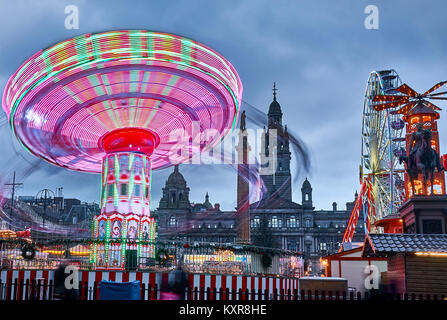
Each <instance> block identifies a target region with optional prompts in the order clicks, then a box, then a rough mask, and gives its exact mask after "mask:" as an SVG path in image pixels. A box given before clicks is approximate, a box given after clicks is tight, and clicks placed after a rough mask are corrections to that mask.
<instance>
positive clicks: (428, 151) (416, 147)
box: [399, 123, 444, 195]
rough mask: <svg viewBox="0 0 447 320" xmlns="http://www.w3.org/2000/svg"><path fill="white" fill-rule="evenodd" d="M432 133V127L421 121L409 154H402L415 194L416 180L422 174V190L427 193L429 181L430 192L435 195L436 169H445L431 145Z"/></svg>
mask: <svg viewBox="0 0 447 320" xmlns="http://www.w3.org/2000/svg"><path fill="white" fill-rule="evenodd" d="M431 139H432V133H431V130H430V129H423V127H422V124H421V123H419V124H418V127H417V131H415V132H413V133H412V135H411V140H410V150H409V152H408V156H400V157H399V162H400V163H402V162H405V164H406V171H407V174H408V176H409V178H410V182H411V189H412V191H413V195H416V190H415V186H414V181H415V180H417V179H418V176H419V174H420V173H421V174H422V190H423V192H422V193H423V194H426V192H427V191H426V190H427V182H428V181H429V182H430V194H431V195H433V194H434V192H433V180H434V175H435V170H438V172H441V171H443V170H444V168H443V166H442V165H441V160H440V157H439V154H438V153H437V152H436V150H435V149H433V148H432V147H431Z"/></svg>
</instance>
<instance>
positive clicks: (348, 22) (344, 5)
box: [0, 0, 447, 210]
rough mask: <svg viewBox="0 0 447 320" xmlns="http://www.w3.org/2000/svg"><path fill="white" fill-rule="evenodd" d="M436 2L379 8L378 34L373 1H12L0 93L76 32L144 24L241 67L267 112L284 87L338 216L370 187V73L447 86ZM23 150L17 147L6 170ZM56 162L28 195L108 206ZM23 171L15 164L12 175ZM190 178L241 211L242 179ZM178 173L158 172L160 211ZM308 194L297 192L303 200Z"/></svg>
mask: <svg viewBox="0 0 447 320" xmlns="http://www.w3.org/2000/svg"><path fill="white" fill-rule="evenodd" d="M430 3H431V5H430V6H427V5H426V4H425V3H424V2H420V3H415V2H411V3H410V2H409V1H406V0H399V1H397V0H396V1H380V0H377V1H375V4H376V5H377V6H378V8H379V16H380V29H379V30H374V31H371V30H366V29H365V28H364V27H363V20H364V19H365V17H366V15H365V14H364V13H363V10H364V8H365V6H366V5H368V4H369V3H368V1H330V0H324V1H322V0H320V1H314V2H311V1H305V2H302V1H285V0H284V1H274V2H273V1H266V0H265V1H264V0H262V1H258V0H257V1H249V0H245V1H235V0H229V1H186V0H181V1H175V2H167V3H163V2H161V1H132V2H131V3H129V2H127V1H56V0H52V1H49V0H48V1H41V2H36V1H13V2H8V1H2V2H1V4H0V28H1V29H0V30H2V32H1V33H0V44H1V45H0V89H3V86H4V84H5V82H6V79H7V78H8V77H9V75H10V74H11V73H12V72H14V70H15V69H16V68H17V67H18V66H19V65H20V64H21V63H22V62H23V61H24V60H25V59H26V58H27V57H29V56H30V55H31V54H33V53H34V52H36V51H37V50H39V49H41V48H45V47H47V46H49V45H51V44H53V43H56V42H58V41H61V40H63V39H66V38H69V37H72V36H74V35H76V34H81V33H87V32H98V31H105V30H110V29H123V28H143V29H152V30H159V31H166V32H172V33H176V34H181V35H184V36H188V37H191V38H193V39H195V40H198V41H200V42H203V43H205V44H207V45H209V46H211V47H212V48H214V49H215V50H217V51H219V52H221V53H222V54H223V55H224V56H226V57H227V58H228V59H229V60H230V61H231V62H232V64H233V65H234V66H235V67H236V69H237V70H238V72H239V74H240V76H241V78H242V80H243V84H244V97H243V99H244V100H245V101H247V102H249V103H250V104H251V105H254V106H255V107H257V108H258V109H260V110H262V111H264V112H267V108H268V106H269V104H270V102H271V100H272V94H271V92H272V91H271V89H272V84H273V81H276V82H277V85H278V88H279V92H278V100H279V102H280V104H281V106H282V110H283V113H284V123H286V124H287V125H288V127H289V128H290V129H292V130H293V131H294V132H296V133H297V134H298V136H300V137H301V138H302V139H303V140H304V141H305V142H306V143H307V144H308V146H309V148H310V150H311V151H312V160H313V163H312V168H313V171H312V172H311V175H310V176H311V182H312V185H313V188H314V193H315V194H314V197H313V199H314V201H315V205H316V207H317V208H330V207H331V204H332V202H333V201H336V202H338V203H341V204H342V203H345V202H347V201H351V200H352V198H353V194H354V192H355V190H356V189H359V187H360V186H359V182H358V165H359V162H360V144H361V136H360V135H361V123H362V109H363V95H364V91H365V86H366V81H367V79H368V75H369V72H370V71H372V70H381V69H387V68H394V69H396V70H397V71H398V73H399V74H400V75H401V77H402V79H403V81H404V82H406V83H408V84H409V85H411V86H412V87H414V88H415V89H416V90H420V91H422V90H425V89H427V88H429V87H430V86H431V85H433V84H434V83H435V82H438V81H441V80H445V78H446V71H447V69H446V63H445V61H446V52H447V42H446V41H445V35H444V33H445V32H444V31H445V30H446V29H447V20H446V19H445V17H444V15H445V10H446V8H447V4H446V3H445V2H443V1H432V2H430ZM67 4H75V5H78V6H79V12H80V29H79V30H66V29H65V28H64V26H63V22H64V19H65V14H64V13H63V9H64V7H65V5H67ZM440 106H441V107H444V109H445V107H446V106H445V105H444V106H443V105H442V104H440ZM443 113H444V111H443ZM441 117H444V115H443V114H441ZM442 119H443V118H442ZM439 131H440V133H441V151H443V152H446V150H447V142H446V141H447V140H446V139H443V137H445V136H446V133H447V124H446V122H445V121H441V122H440V123H439ZM6 132H7V128H1V129H0V133H2V134H5V133H6ZM8 139H11V137H10V136H7V137H6V136H3V137H2V138H1V140H0V142H1V143H2V145H3V144H6V145H8V144H9V143H10V142H8ZM14 152H15V151H14V148H11V147H10V146H8V147H7V148H5V150H4V157H3V162H4V161H6V160H7V159H10V158H11V157H12V156H13V155H14ZM22 152H24V153H25V151H22ZM27 156H28V155H27ZM28 157H31V156H28ZM31 158H32V157H31ZM28 159H29V158H28ZM0 164H1V162H0ZM48 166H49V165H48V164H44V165H39V169H37V170H36V172H34V173H33V174H32V175H30V176H29V178H27V180H26V181H25V188H24V189H23V190H22V191H21V192H24V193H25V192H28V193H29V194H33V193H36V192H37V191H38V190H37V189H39V188H43V187H45V186H44V184H48V185H50V184H51V185H52V186H54V187H57V186H62V185H63V186H64V190H65V193H66V195H70V196H73V197H74V196H76V197H79V198H81V199H83V200H88V201H93V200H96V201H98V200H99V183H98V181H99V177H97V176H95V175H88V174H80V173H77V172H69V171H66V170H62V169H59V168H56V169H53V168H51V169H50V167H48ZM12 167H13V166H12V165H10V166H4V170H3V171H5V168H8V172H9V171H10V170H11V169H12ZM16 170H20V167H18V166H17V167H16ZM47 170H49V171H47ZM53 170H54V171H53ZM181 170H182V172H184V175H185V178H186V179H187V181H188V184H189V186H190V188H191V200H192V201H196V202H198V201H203V197H204V194H205V192H206V191H208V192H209V193H210V197H211V200H212V201H213V202H220V203H221V205H222V207H223V208H224V209H228V210H230V209H232V208H233V207H234V203H235V199H236V193H235V186H236V176H235V173H232V172H231V171H228V170H225V169H223V168H220V167H219V166H216V167H211V166H201V167H197V166H186V165H184V166H182V168H181ZM170 172H171V169H166V170H162V171H159V172H154V179H153V180H152V181H153V187H152V194H153V201H152V207H155V206H156V205H157V204H158V199H159V197H160V196H161V188H162V187H163V185H164V181H165V179H166V178H167V176H168V175H169V173H170ZM53 173H54V174H53ZM45 177H48V179H46V178H45ZM199 177H200V178H199ZM217 182H219V183H217ZM300 188H301V185H295V186H294V197H295V200H296V201H298V202H299V201H300V199H301V197H300Z"/></svg>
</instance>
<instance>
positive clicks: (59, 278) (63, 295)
mask: <svg viewBox="0 0 447 320" xmlns="http://www.w3.org/2000/svg"><path fill="white" fill-rule="evenodd" d="M65 268H66V265H63V264H61V265H60V266H59V268H57V270H56V271H55V272H54V294H53V296H54V299H55V300H78V299H79V290H77V289H71V288H67V287H66V286H65V279H66V278H67V276H68V275H69V274H66V273H65Z"/></svg>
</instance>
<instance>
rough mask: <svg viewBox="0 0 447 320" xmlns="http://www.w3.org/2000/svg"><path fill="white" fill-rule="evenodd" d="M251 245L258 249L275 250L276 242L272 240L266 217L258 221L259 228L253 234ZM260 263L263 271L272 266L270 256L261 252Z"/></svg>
mask: <svg viewBox="0 0 447 320" xmlns="http://www.w3.org/2000/svg"><path fill="white" fill-rule="evenodd" d="M253 244H254V245H255V246H259V247H266V248H276V242H275V240H274V238H273V233H272V230H271V229H270V227H269V220H268V218H267V216H266V215H263V216H262V218H261V220H260V221H259V227H258V228H256V231H255V232H254V234H253ZM261 263H262V266H263V267H264V268H265V269H268V268H270V267H271V265H272V255H271V254H270V253H267V252H263V253H262V256H261Z"/></svg>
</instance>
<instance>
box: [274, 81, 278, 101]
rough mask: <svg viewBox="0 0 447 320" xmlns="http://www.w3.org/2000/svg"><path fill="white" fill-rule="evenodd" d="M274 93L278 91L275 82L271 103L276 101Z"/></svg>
mask: <svg viewBox="0 0 447 320" xmlns="http://www.w3.org/2000/svg"><path fill="white" fill-rule="evenodd" d="M276 91H278V89H276V82H273V101H276Z"/></svg>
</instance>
